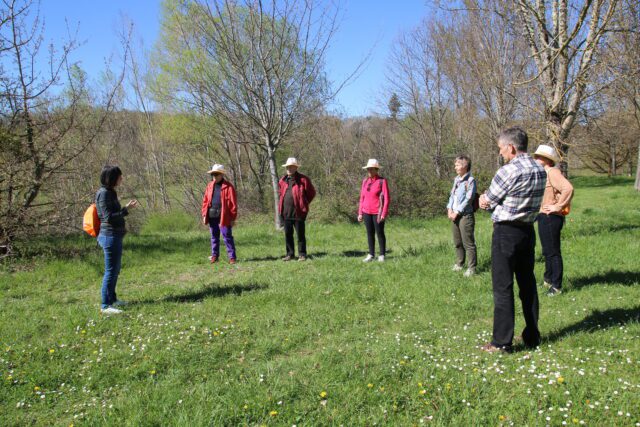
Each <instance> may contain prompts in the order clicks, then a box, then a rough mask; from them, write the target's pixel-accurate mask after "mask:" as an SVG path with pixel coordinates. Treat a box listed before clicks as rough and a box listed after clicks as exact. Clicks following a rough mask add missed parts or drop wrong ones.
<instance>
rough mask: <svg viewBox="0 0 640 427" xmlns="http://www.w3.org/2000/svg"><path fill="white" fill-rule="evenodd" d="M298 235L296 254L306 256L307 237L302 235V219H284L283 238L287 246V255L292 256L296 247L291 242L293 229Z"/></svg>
mask: <svg viewBox="0 0 640 427" xmlns="http://www.w3.org/2000/svg"><path fill="white" fill-rule="evenodd" d="M294 228H295V230H296V234H297V235H298V255H299V256H307V239H306V238H305V235H304V219H285V220H284V239H285V244H286V246H287V255H288V256H294V255H295V253H296V248H295V246H294V244H293V230H294Z"/></svg>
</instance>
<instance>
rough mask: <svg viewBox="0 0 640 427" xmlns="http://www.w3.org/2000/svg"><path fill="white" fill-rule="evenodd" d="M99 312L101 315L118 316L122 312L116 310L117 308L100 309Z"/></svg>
mask: <svg viewBox="0 0 640 427" xmlns="http://www.w3.org/2000/svg"><path fill="white" fill-rule="evenodd" d="M100 312H101V313H103V314H120V313H122V310H118V309H117V308H114V307H107V308H102V309H100Z"/></svg>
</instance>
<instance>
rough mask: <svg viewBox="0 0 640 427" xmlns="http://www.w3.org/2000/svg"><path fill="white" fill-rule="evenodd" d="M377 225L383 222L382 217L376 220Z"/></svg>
mask: <svg viewBox="0 0 640 427" xmlns="http://www.w3.org/2000/svg"><path fill="white" fill-rule="evenodd" d="M377 221H378V224H380V223H381V222H384V217H383V216H379V217H378V218H377Z"/></svg>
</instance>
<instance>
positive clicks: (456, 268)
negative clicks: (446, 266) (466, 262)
mask: <svg viewBox="0 0 640 427" xmlns="http://www.w3.org/2000/svg"><path fill="white" fill-rule="evenodd" d="M461 270H462V266H460V265H458V264H453V267H451V271H461Z"/></svg>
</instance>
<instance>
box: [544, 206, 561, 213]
mask: <svg viewBox="0 0 640 427" xmlns="http://www.w3.org/2000/svg"><path fill="white" fill-rule="evenodd" d="M561 210H562V209H561V208H560V206H558V205H544V206H543V207H542V212H544V213H546V214H547V215H549V214H552V213H558V212H560V211H561Z"/></svg>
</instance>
